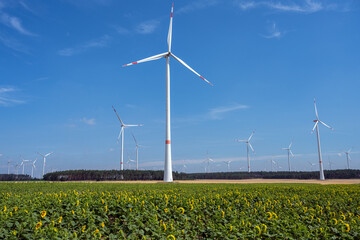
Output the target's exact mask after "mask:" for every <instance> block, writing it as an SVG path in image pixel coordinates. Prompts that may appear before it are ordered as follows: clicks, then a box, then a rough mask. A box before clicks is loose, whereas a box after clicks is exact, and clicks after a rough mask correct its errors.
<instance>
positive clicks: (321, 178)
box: [311, 98, 334, 180]
mask: <svg viewBox="0 0 360 240" xmlns="http://www.w3.org/2000/svg"><path fill="white" fill-rule="evenodd" d="M314 106H315V114H316V120H314V122H315V125H314V127H313V129H312V131H311V133H313V132H314V130H315V128H316V137H317V145H318V153H319V167H320V180H325V176H324V168H323V162H322V158H321V148H320V133H319V123H321V124H322V125H324V126H325V127H327V128H330V129H331V130H334V129H333V128H332V127H330V126H328V125H326V124H325V123H324V122H322V121H320V120H319V115H318V112H317V109H316V102H315V98H314Z"/></svg>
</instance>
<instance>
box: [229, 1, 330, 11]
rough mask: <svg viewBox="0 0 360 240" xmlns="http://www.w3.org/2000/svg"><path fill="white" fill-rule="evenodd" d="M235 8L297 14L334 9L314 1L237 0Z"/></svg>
mask: <svg viewBox="0 0 360 240" xmlns="http://www.w3.org/2000/svg"><path fill="white" fill-rule="evenodd" d="M236 4H237V6H239V7H240V8H241V9H242V10H249V9H253V8H259V7H266V8H270V9H273V10H277V11H282V12H297V13H315V12H319V11H322V10H329V9H334V7H335V5H333V4H329V5H323V3H321V2H319V1H315V0H303V1H300V3H299V4H297V3H294V2H289V1H249V0H238V1H236Z"/></svg>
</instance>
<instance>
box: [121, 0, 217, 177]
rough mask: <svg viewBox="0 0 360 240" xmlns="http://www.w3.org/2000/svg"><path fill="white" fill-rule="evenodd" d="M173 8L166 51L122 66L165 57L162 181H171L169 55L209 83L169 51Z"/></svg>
mask: <svg viewBox="0 0 360 240" xmlns="http://www.w3.org/2000/svg"><path fill="white" fill-rule="evenodd" d="M173 10H174V4H173V5H172V7H171V17H170V26H169V32H168V37H167V43H168V51H167V52H165V53H161V54H158V55H155V56H152V57H148V58H145V59H142V60H139V61H136V62H132V63H129V64H126V65H124V66H123V67H126V66H130V65H134V64H137V63H143V62H148V61H153V60H157V59H160V58H165V59H166V131H165V166H164V182H172V181H173V176H172V161H171V126H170V56H171V57H173V58H174V59H175V60H177V61H178V62H180V63H181V64H182V65H184V66H185V67H186V68H188V69H189V70H190V71H192V72H193V73H195V74H196V75H198V76H199V77H200V78H202V79H203V80H204V81H206V82H207V83H209V84H211V83H210V82H209V81H208V80H206V79H205V78H204V77H202V76H201V75H200V74H198V73H197V72H196V71H195V70H194V69H192V68H191V67H190V66H189V65H187V64H186V63H185V62H184V61H183V60H181V59H180V58H178V57H176V56H175V55H174V54H173V53H172V52H171V38H172V22H173ZM211 85H212V84H211Z"/></svg>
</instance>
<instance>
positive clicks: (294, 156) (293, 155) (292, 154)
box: [289, 149, 295, 157]
mask: <svg viewBox="0 0 360 240" xmlns="http://www.w3.org/2000/svg"><path fill="white" fill-rule="evenodd" d="M289 152H290V154H291V156H293V157H295V156H294V154H293V153H292V151H291V150H290V149H289Z"/></svg>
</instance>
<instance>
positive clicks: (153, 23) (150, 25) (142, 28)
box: [135, 20, 159, 34]
mask: <svg viewBox="0 0 360 240" xmlns="http://www.w3.org/2000/svg"><path fill="white" fill-rule="evenodd" d="M158 26H159V21H157V20H149V21H146V22H142V23H140V24H139V25H138V26H137V27H136V29H135V31H136V32H137V33H140V34H149V33H153V32H154V31H155V30H156V28H157V27H158Z"/></svg>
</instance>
